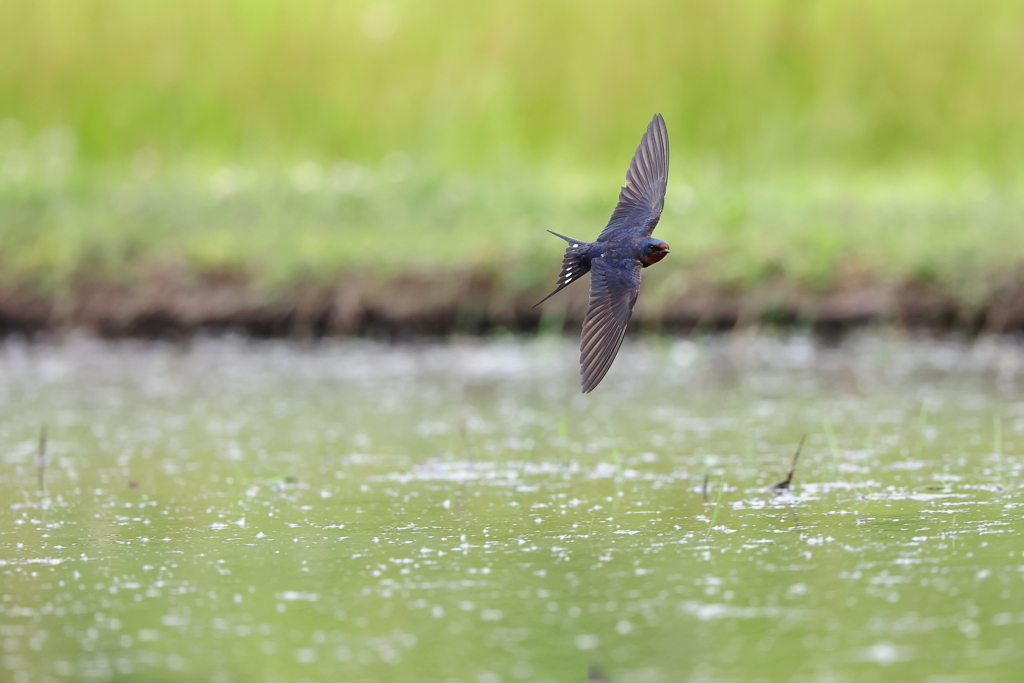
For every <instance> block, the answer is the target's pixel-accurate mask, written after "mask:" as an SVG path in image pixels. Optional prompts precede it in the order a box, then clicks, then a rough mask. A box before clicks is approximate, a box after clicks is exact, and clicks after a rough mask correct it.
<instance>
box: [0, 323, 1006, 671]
mask: <svg viewBox="0 0 1024 683" xmlns="http://www.w3.org/2000/svg"><path fill="white" fill-rule="evenodd" d="M577 373H578V370H577V366H576V351H575V349H574V348H573V344H572V343H571V342H562V341H550V340H547V341H545V340H542V341H536V342H518V341H505V340H500V339H495V340H484V341H465V342H453V343H450V344H444V345H422V346H387V345H376V344H370V343H359V342H346V343H324V344H316V345H308V346H303V345H294V344H287V343H250V342H245V341H241V340H232V339H226V340H225V339H221V340H206V341H198V342H196V343H193V344H191V345H189V346H187V347H178V346H171V345H159V344H142V343H115V344H104V343H100V342H94V341H87V340H78V341H72V342H69V343H66V344H62V345H53V346H50V345H26V344H23V343H19V342H17V341H8V342H6V343H4V344H3V345H0V680H4V681H12V682H13V683H36V682H43V681H65V680H83V681H139V680H145V681H209V682H210V683H234V682H238V683H244V682H248V681H252V682H263V681H266V682H277V681H317V682H319V681H345V682H348V681H353V682H354V681H424V682H436V683H455V682H461V683H499V682H502V681H550V682H555V681H559V682H561V681H584V680H586V678H587V669H588V666H590V665H597V666H599V667H600V668H601V669H602V670H603V671H604V674H605V676H606V677H607V680H609V681H611V682H613V683H630V682H633V683H640V682H644V683H659V682H662V683H669V682H673V681H857V682H864V681H894V680H915V681H933V682H934V683H938V682H940V681H941V682H943V683H952V682H955V681H982V682H985V681H1009V680H1019V678H1018V676H1019V674H1020V672H1021V671H1022V670H1024V649H1022V646H1024V524H1022V522H1021V515H1022V514H1024V493H1022V490H1021V485H1020V482H1021V472H1022V469H1024V346H1022V345H1021V344H1020V343H1019V342H1018V341H1014V340H1008V339H983V340H980V341H977V342H974V343H972V344H963V343H957V342H948V341H942V342H939V341H914V340H907V339H903V338H897V337H887V336H884V335H883V336H862V337H855V338H851V339H848V340H846V341H844V342H842V343H840V344H838V345H827V344H824V343H822V342H820V341H816V340H814V339H812V338H807V337H799V336H797V337H791V338H786V339H773V338H766V337H744V336H731V337H710V338H704V339H699V340H693V341H680V340H657V339H653V340H649V341H646V342H637V343H633V344H632V345H627V347H626V348H625V349H624V351H623V353H622V354H621V356H620V357H619V359H618V360H617V362H616V364H615V366H614V367H613V369H612V371H611V373H610V375H609V377H608V378H607V379H606V380H605V382H604V383H603V384H602V385H601V386H600V387H599V388H598V389H597V390H596V391H595V392H594V394H592V395H590V396H581V395H580V394H579V393H578V374H577ZM44 424H45V425H46V431H47V436H46V444H45V448H44V449H43V450H44V451H45V456H44V458H43V459H42V460H40V458H39V454H40V446H39V441H40V429H41V426H42V425H44ZM804 434H806V435H807V438H806V442H805V444H804V446H803V451H802V453H801V456H800V460H799V463H798V465H797V468H796V472H795V474H794V477H793V481H792V485H791V488H790V490H789V491H788V492H783V493H782V494H781V495H775V494H773V493H772V492H769V491H768V490H767V489H768V487H770V486H772V485H773V484H776V483H778V482H779V481H780V480H782V479H783V478H784V477H785V475H786V473H787V471H788V470H789V467H790V465H791V462H792V457H793V453H794V451H795V449H796V447H797V444H798V443H799V441H800V439H801V436H802V435H804ZM40 465H45V468H44V469H42V475H43V484H44V486H45V491H40V474H41V472H40V469H41V468H40Z"/></svg>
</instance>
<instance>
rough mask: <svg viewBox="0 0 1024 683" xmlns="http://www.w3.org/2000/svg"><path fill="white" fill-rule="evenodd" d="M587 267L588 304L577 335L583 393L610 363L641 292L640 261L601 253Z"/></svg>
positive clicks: (601, 375) (616, 351)
mask: <svg viewBox="0 0 1024 683" xmlns="http://www.w3.org/2000/svg"><path fill="white" fill-rule="evenodd" d="M590 267H591V271H590V305H589V306H588V307H587V316H586V317H585V318H584V319H583V335H582V337H581V338H580V379H581V384H582V385H583V393H584V394H589V393H590V392H591V391H593V389H594V387H596V386H597V385H598V384H599V383H600V382H601V380H602V379H604V376H605V375H606V374H607V373H608V368H610V367H611V366H612V361H613V360H615V354H617V353H618V352H619V347H620V346H621V345H622V336H623V335H624V334H625V333H626V325H627V324H628V323H629V317H630V316H631V315H632V314H633V305H634V304H635V303H636V296H637V294H638V293H639V292H640V262H639V261H635V260H633V259H613V260H609V259H607V258H606V257H604V256H601V257H599V258H596V259H594V260H592V261H591V262H590Z"/></svg>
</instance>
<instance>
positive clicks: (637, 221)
mask: <svg viewBox="0 0 1024 683" xmlns="http://www.w3.org/2000/svg"><path fill="white" fill-rule="evenodd" d="M667 183H668V129H667V128H666V127H665V119H664V118H662V116H661V114H655V115H654V118H653V119H651V122H650V123H649V124H648V125H647V132H645V133H644V136H643V138H641V139H640V144H639V145H638V146H637V148H636V153H635V154H634V155H633V159H632V161H630V162H629V170H628V171H626V184H625V186H623V188H622V190H621V191H620V192H619V203H618V204H617V205H616V206H615V210H614V211H613V212H612V217H611V218H610V219H609V220H608V225H607V226H605V229H604V230H603V231H602V232H601V235H600V236H599V237H598V238H597V239H598V241H601V240H605V239H608V238H609V237H611V236H612V234H613V233H615V232H617V231H620V230H622V231H625V232H628V233H632V234H636V235H643V236H647V237H649V236H650V234H651V233H652V232H654V228H655V226H657V225H658V219H659V218H661V212H662V210H663V209H664V208H665V187H666V185H667Z"/></svg>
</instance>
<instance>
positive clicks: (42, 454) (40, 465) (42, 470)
mask: <svg viewBox="0 0 1024 683" xmlns="http://www.w3.org/2000/svg"><path fill="white" fill-rule="evenodd" d="M36 470H37V472H38V474H39V492H40V493H46V424H45V423H44V424H43V425H42V426H41V427H40V428H39V453H38V454H37V455H36Z"/></svg>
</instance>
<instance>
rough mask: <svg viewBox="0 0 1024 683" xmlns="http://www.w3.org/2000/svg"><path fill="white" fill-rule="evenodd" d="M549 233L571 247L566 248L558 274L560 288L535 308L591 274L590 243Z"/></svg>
mask: <svg viewBox="0 0 1024 683" xmlns="http://www.w3.org/2000/svg"><path fill="white" fill-rule="evenodd" d="M548 232H550V233H551V234H552V235H554V236H555V237H561V238H562V239H563V240H565V241H566V242H567V243H568V244H569V246H568V247H566V249H565V256H563V257H562V270H561V272H560V273H559V274H558V282H557V284H558V287H556V288H555V291H553V292H551V293H550V294H548V295H547V296H546V297H544V298H543V299H541V300H540V301H538V302H537V303H535V304H534V305H533V308H536V307H537V306H540V305H541V304H542V303H544V302H545V301H547V300H548V299H550V298H551V297H553V296H554V295H555V294H558V293H559V292H561V291H562V290H563V289H565V288H566V287H568V286H569V285H571V284H572V283H573V282H576V280H579V279H580V278H581V277H583V276H584V275H586V274H587V273H589V272H590V242H584V241H583V240H577V239H573V238H572V237H566V236H565V235H559V234H558V233H557V232H552V231H551V230H548Z"/></svg>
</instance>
